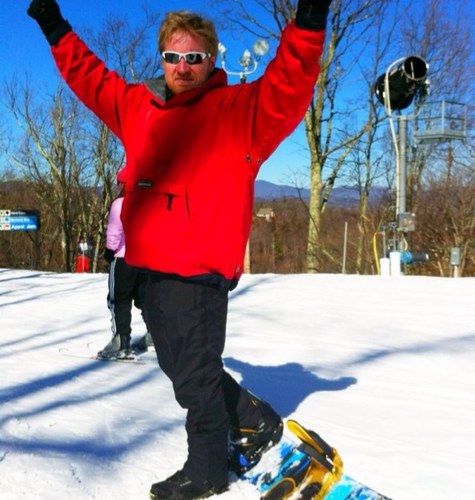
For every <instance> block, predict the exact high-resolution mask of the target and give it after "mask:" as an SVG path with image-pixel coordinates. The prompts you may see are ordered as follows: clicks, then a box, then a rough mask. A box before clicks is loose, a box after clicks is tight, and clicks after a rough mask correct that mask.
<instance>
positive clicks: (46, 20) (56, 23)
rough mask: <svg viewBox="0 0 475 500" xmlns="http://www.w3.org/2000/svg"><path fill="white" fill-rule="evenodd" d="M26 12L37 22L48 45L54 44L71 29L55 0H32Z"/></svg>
mask: <svg viewBox="0 0 475 500" xmlns="http://www.w3.org/2000/svg"><path fill="white" fill-rule="evenodd" d="M26 13H27V14H28V15H29V16H30V17H32V18H33V19H34V20H35V21H36V22H37V23H38V24H39V26H40V28H41V31H42V32H43V34H44V35H45V37H46V39H47V40H48V42H49V44H50V45H56V44H57V43H58V42H59V41H60V40H61V38H63V36H64V35H65V34H66V33H67V32H68V31H71V29H72V28H71V25H70V24H69V23H68V21H66V20H65V19H64V18H63V16H62V15H61V11H60V10H59V5H58V4H57V3H56V1H55V0H33V1H32V2H31V3H30V6H29V7H28V10H27V11H26Z"/></svg>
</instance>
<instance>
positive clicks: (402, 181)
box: [396, 115, 407, 216]
mask: <svg viewBox="0 0 475 500" xmlns="http://www.w3.org/2000/svg"><path fill="white" fill-rule="evenodd" d="M398 124H399V148H398V149H399V161H398V165H399V172H397V175H398V178H397V184H398V188H397V191H398V199H397V205H396V209H397V214H396V215H397V216H399V214H402V213H404V212H406V182H407V167H406V150H407V116H405V115H403V116H399V117H398Z"/></svg>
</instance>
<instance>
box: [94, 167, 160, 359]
mask: <svg viewBox="0 0 475 500" xmlns="http://www.w3.org/2000/svg"><path fill="white" fill-rule="evenodd" d="M117 184H118V187H119V194H118V196H117V197H116V198H115V200H114V201H113V202H112V203H111V207H110V210H109V217H108V219H107V228H106V248H105V251H104V257H105V259H106V261H107V262H108V263H109V293H108V294H107V306H108V308H109V310H110V312H111V327H112V339H111V340H110V342H109V343H108V344H107V345H106V346H105V347H104V348H103V349H101V350H100V351H99V352H98V353H97V356H98V357H99V358H105V359H110V358H119V359H120V358H129V357H131V356H133V355H134V354H136V353H139V352H144V351H147V350H148V348H149V347H150V346H152V345H153V341H152V337H151V335H150V333H149V332H148V330H147V332H146V333H145V335H144V336H143V337H142V338H140V339H139V340H138V341H137V342H135V343H133V344H132V345H131V333H132V326H131V322H132V304H134V305H135V307H137V308H138V309H140V310H141V312H142V317H143V318H144V323H146V322H145V317H144V312H143V308H144V297H145V285H146V281H147V275H146V274H145V272H144V271H143V270H141V269H138V268H136V267H134V266H131V265H129V264H127V262H126V261H125V259H124V257H125V235H124V227H123V225H122V221H121V220H120V215H121V212H122V203H123V201H124V191H125V169H124V168H123V169H122V170H120V171H119V173H118V174H117Z"/></svg>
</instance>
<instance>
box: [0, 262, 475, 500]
mask: <svg viewBox="0 0 475 500" xmlns="http://www.w3.org/2000/svg"><path fill="white" fill-rule="evenodd" d="M106 295H107V276H106V275H105V274H56V273H45V272H40V271H19V270H9V269H0V332H1V337H0V358H1V368H2V374H1V382H0V422H1V423H0V498H2V499H4V500H5V499H6V500H17V499H35V500H36V499H41V500H49V499H51V500H56V499H58V498H60V499H66V498H74V499H100V500H102V499H104V500H108V499H114V500H120V499H124V500H125V499H127V500H135V499H137V500H139V499H141V500H144V499H146V498H148V491H149V488H150V485H151V483H153V482H156V481H159V480H162V479H164V478H166V477H168V476H169V475H171V474H173V473H174V472H175V471H176V470H177V469H179V468H181V466H182V464H183V462H184V460H185V458H186V452H187V450H186V436H185V430H184V418H185V413H184V410H183V409H181V408H180V407H179V406H178V404H177V403H176V402H175V400H174V396H173V391H172V388H171V384H170V382H169V380H168V379H167V378H166V376H165V375H164V374H163V373H162V372H161V371H160V369H159V368H158V365H157V362H156V357H155V353H154V352H153V351H152V352H148V353H146V354H145V355H144V359H145V363H144V364H125V363H118V362H117V363H115V362H104V361H96V360H92V359H89V358H88V357H87V356H88V355H90V354H93V353H94V352H95V351H94V350H95V349H99V348H100V347H102V346H103V345H104V344H105V343H106V342H107V341H108V340H109V339H110V335H111V333H110V318H109V313H108V310H107V306H106ZM474 296H475V278H433V277H432V278H431V277H418V276H400V277H380V276H354V275H351V276H350V275H325V274H314V275H304V274H303V275H273V274H265V275H263V274H261V275H244V276H243V278H242V279H241V282H240V284H239V286H238V288H237V289H236V290H235V291H233V292H232V293H231V295H230V307H229V318H228V333H227V343H226V348H225V353H224V361H225V364H226V367H227V369H228V370H229V371H231V372H232V374H233V375H234V376H235V377H236V378H237V379H239V380H240V381H241V382H242V384H243V385H244V386H245V387H247V388H249V389H251V390H252V391H253V392H255V393H256V394H257V395H259V396H261V397H263V398H265V399H267V400H268V401H269V402H270V403H271V404H272V405H274V407H275V408H276V409H277V410H278V411H279V412H280V413H281V414H282V416H283V417H284V419H288V418H293V419H296V420H298V421H300V422H301V423H302V424H304V425H305V426H307V427H310V428H312V429H314V430H316V431H317V432H318V433H319V434H320V435H321V436H322V437H324V438H325V439H326V440H327V441H328V442H329V443H330V444H331V445H332V446H334V447H335V448H337V449H338V450H339V452H340V454H341V456H342V458H343V461H344V464H345V471H346V472H347V473H348V474H349V475H351V476H353V477H355V478H357V479H359V480H360V481H362V482H364V483H366V484H368V485H369V486H372V487H373V488H375V489H377V490H378V491H380V492H382V493H384V494H385V495H387V496H389V497H391V498H393V499H394V500H421V499H423V500H424V499H428V500H429V499H430V500H438V499H440V500H448V499H457V500H460V499H462V500H464V499H467V500H469V499H471V498H473V496H474V492H473V491H474V486H475V483H474V479H473V478H474V471H475V425H474V422H475V383H474V382H475V369H474V366H475V310H474V305H473V304H474ZM133 330H134V333H133V336H134V338H135V337H138V336H140V335H142V334H143V333H144V331H145V330H144V326H143V323H142V320H141V317H140V314H139V313H138V311H137V310H134V319H133ZM258 497H259V496H258V494H257V492H256V491H255V490H254V489H253V487H252V486H250V485H248V484H243V483H242V482H233V483H232V484H231V486H230V489H229V491H228V492H227V493H225V494H223V495H221V496H220V497H219V498H223V500H224V499H256V498H258Z"/></svg>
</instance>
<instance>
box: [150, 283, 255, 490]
mask: <svg viewBox="0 0 475 500" xmlns="http://www.w3.org/2000/svg"><path fill="white" fill-rule="evenodd" d="M145 309H146V314H147V318H148V322H149V328H150V331H151V334H152V337H153V340H154V344H155V350H156V353H157V358H158V363H159V365H160V367H161V369H162V370H163V371H164V372H165V373H166V375H167V376H168V377H169V378H170V379H171V381H172V383H173V389H174V392H175V398H176V400H177V401H178V403H179V404H180V406H182V407H183V408H185V409H187V410H188V412H187V418H186V431H187V436H188V459H187V461H186V462H185V465H184V471H185V472H186V474H187V475H188V477H190V479H192V480H193V481H197V482H200V483H201V482H202V481H203V480H208V481H210V482H211V483H212V484H213V485H215V486H217V487H220V486H222V485H225V484H227V481H228V465H227V459H228V431H229V425H230V424H232V425H234V426H236V427H249V428H254V427H255V426H256V425H257V423H258V420H259V413H258V411H257V410H256V407H255V405H253V404H252V403H251V398H250V395H249V393H248V392H247V391H246V390H245V389H243V388H242V387H241V386H240V385H239V384H238V383H237V382H236V381H235V380H234V379H233V378H232V377H231V376H230V375H229V374H228V373H227V372H226V371H225V370H224V368H223V362H222V353H223V349H224V343H225V337H226V318H227V310H228V291H227V290H222V289H220V288H219V287H215V286H212V285H210V284H203V283H197V282H192V281H187V280H182V279H179V278H172V277H166V276H160V275H153V274H152V275H151V276H150V277H149V281H148V284H147V291H146V299H145Z"/></svg>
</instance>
